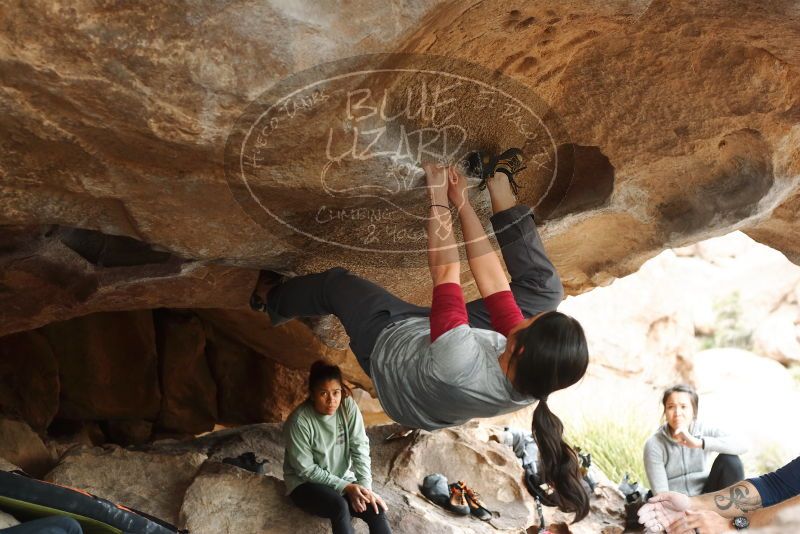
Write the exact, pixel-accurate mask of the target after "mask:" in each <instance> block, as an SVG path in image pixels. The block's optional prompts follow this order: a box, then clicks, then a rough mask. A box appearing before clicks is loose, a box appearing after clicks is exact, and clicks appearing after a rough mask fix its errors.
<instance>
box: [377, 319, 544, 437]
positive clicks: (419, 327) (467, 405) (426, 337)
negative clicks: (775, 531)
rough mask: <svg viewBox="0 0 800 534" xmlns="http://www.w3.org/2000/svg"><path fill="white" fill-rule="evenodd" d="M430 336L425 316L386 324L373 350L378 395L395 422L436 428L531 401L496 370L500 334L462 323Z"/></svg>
mask: <svg viewBox="0 0 800 534" xmlns="http://www.w3.org/2000/svg"><path fill="white" fill-rule="evenodd" d="M430 336H431V330H430V321H429V319H428V318H427V317H413V318H411V319H406V320H404V321H401V322H399V323H397V324H396V325H395V326H389V327H387V328H386V329H385V330H384V331H383V332H381V334H380V335H379V336H378V339H377V341H376V343H375V348H374V350H373V351H372V356H371V363H370V368H371V374H372V381H373V383H374V384H375V389H376V390H377V392H378V399H379V400H380V402H381V405H382V406H383V409H384V411H385V412H386V413H387V414H388V415H389V416H390V417H391V418H392V419H394V420H395V421H397V422H398V423H401V424H403V425H406V426H410V427H413V428H422V429H424V430H436V429H438V428H445V427H449V426H457V425H461V424H463V423H466V422H467V421H469V420H470V419H472V418H475V417H493V416H495V415H500V414H505V413H509V412H514V411H517V410H519V409H520V408H524V407H525V406H528V405H530V404H532V403H533V402H536V399H535V398H533V397H529V396H526V395H523V394H521V393H518V392H517V391H516V390H515V389H514V387H513V386H512V385H511V383H510V382H509V381H508V379H507V378H506V376H505V375H504V374H503V371H502V369H500V364H499V363H498V361H497V358H498V357H499V356H500V354H502V353H503V351H504V350H505V348H506V338H505V337H503V336H502V335H501V334H498V333H497V332H494V331H491V330H483V329H480V328H470V327H469V326H468V325H461V326H458V327H456V328H453V329H452V330H449V331H447V332H446V333H444V334H442V335H441V336H440V337H439V338H438V339H436V341H435V342H433V343H431V340H430Z"/></svg>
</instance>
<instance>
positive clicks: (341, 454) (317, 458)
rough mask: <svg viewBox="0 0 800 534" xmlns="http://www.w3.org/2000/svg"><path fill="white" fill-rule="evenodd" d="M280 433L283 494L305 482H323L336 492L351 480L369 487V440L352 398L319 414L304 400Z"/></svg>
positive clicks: (340, 490)
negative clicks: (284, 488) (282, 451)
mask: <svg viewBox="0 0 800 534" xmlns="http://www.w3.org/2000/svg"><path fill="white" fill-rule="evenodd" d="M345 421H346V423H347V424H345ZM283 434H284V440H285V442H286V450H285V451H284V456H283V480H284V482H285V483H286V494H287V495H288V494H290V493H291V492H292V491H294V489H295V488H296V487H297V486H299V485H301V484H304V483H306V482H313V483H315V484H324V485H325V486H328V487H330V488H333V489H334V490H336V491H337V492H339V493H342V492H343V491H344V488H345V487H346V486H347V485H348V484H350V483H352V482H356V483H357V484H360V485H362V486H364V487H366V488H369V489H372V472H371V470H370V459H369V439H368V438H367V433H366V432H365V430H364V419H363V418H362V417H361V412H360V411H359V409H358V405H357V404H356V403H355V401H354V400H353V399H352V397H345V398H344V399H342V404H341V405H340V406H339V409H338V410H337V411H336V413H335V414H333V415H322V414H320V413H319V412H317V411H316V410H315V409H314V405H313V404H312V403H311V401H308V400H307V401H305V402H304V403H303V404H301V405H300V406H298V407H297V408H295V410H294V411H293V412H292V414H291V415H290V416H289V418H288V419H287V420H286V422H285V423H284V425H283Z"/></svg>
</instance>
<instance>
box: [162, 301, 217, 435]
mask: <svg viewBox="0 0 800 534" xmlns="http://www.w3.org/2000/svg"><path fill="white" fill-rule="evenodd" d="M154 318H155V323H156V345H157V347H158V355H159V365H160V370H159V371H160V372H159V377H160V383H161V409H160V411H159V413H158V427H159V429H161V430H166V431H172V432H187V433H193V434H199V433H201V432H207V431H209V430H211V429H212V428H214V423H216V421H217V418H218V407H217V384H216V383H215V382H214V377H213V375H212V374H211V369H210V368H209V365H208V360H207V359H206V352H205V348H206V336H205V331H204V330H203V324H202V323H201V322H200V320H199V319H198V318H197V317H195V316H194V315H192V314H186V313H180V312H176V311H170V310H159V311H158V312H156V313H155V314H154Z"/></svg>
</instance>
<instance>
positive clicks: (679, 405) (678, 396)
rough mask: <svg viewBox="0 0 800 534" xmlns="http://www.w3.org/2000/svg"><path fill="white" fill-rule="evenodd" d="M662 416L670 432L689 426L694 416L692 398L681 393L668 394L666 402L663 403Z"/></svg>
mask: <svg viewBox="0 0 800 534" xmlns="http://www.w3.org/2000/svg"><path fill="white" fill-rule="evenodd" d="M664 416H665V417H666V418H667V424H668V425H669V427H670V428H671V429H672V430H677V429H679V428H686V427H687V426H689V423H691V422H692V421H694V416H695V413H694V407H693V406H692V396H691V395H689V394H688V393H684V392H682V391H676V392H674V393H672V394H670V396H669V397H667V402H665V403H664Z"/></svg>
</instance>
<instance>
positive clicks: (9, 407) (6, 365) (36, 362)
mask: <svg viewBox="0 0 800 534" xmlns="http://www.w3.org/2000/svg"><path fill="white" fill-rule="evenodd" d="M59 391H60V382H59V378H58V361H57V360H56V357H55V355H54V354H53V349H52V348H51V347H50V344H49V343H48V342H47V339H46V338H45V337H44V336H43V335H42V334H41V333H39V332H35V331H29V332H21V333H18V334H12V335H10V336H5V337H2V338H0V413H3V414H6V415H11V416H16V417H19V418H21V419H23V420H24V421H26V422H27V423H28V424H29V425H31V427H32V428H33V429H34V430H36V431H37V432H44V431H45V430H46V429H47V427H48V425H49V424H50V422H51V421H52V420H53V418H54V417H55V415H56V413H57V412H58V395H59Z"/></svg>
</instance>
